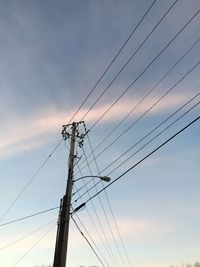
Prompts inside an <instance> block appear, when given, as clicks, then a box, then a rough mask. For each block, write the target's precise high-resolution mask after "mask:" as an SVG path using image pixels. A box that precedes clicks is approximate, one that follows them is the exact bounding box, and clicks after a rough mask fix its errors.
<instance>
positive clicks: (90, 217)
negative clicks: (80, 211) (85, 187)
mask: <svg viewBox="0 0 200 267" xmlns="http://www.w3.org/2000/svg"><path fill="white" fill-rule="evenodd" d="M85 209H86V212H87V215H88V217H89V221H90V222H91V223H92V225H93V226H94V228H95V230H96V232H97V235H98V237H99V240H100V241H101V242H102V244H103V246H104V248H105V249H106V252H107V253H108V255H109V257H110V252H109V250H108V248H107V247H106V245H105V244H104V241H103V240H102V238H101V235H100V234H99V231H98V229H97V227H96V224H95V223H94V220H93V217H92V216H91V214H90V212H89V210H88V208H87V206H85ZM74 214H75V215H76V216H77V218H78V220H79V221H80V223H81V224H82V226H83V228H84V230H85V232H86V233H87V235H88V236H89V238H90V240H91V242H92V243H93V245H94V246H95V247H96V249H97V250H98V251H99V249H98V247H97V246H96V245H95V243H94V241H93V240H92V238H91V235H90V234H89V232H88V231H87V229H86V228H85V226H84V224H83V223H82V222H81V220H80V218H79V217H78V215H77V214H76V212H75V213H74ZM99 254H100V255H101V257H102V258H103V260H104V261H105V263H106V265H107V266H108V267H110V265H109V264H108V262H107V260H106V259H105V257H104V256H103V255H102V254H101V252H100V251H99Z"/></svg>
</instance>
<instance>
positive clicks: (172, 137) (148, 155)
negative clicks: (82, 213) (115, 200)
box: [85, 116, 200, 203]
mask: <svg viewBox="0 0 200 267" xmlns="http://www.w3.org/2000/svg"><path fill="white" fill-rule="evenodd" d="M199 119H200V116H198V117H196V118H195V119H194V120H192V121H191V122H190V123H188V124H187V125H186V126H185V127H183V128H181V129H180V130H179V131H178V132H176V133H175V134H174V135H172V136H171V137H170V138H168V139H167V140H166V141H164V142H163V143H162V144H161V145H159V146H158V147H156V148H155V149H154V150H152V151H151V152H150V153H148V154H147V155H146V156H145V157H143V158H142V159H140V160H139V161H138V162H137V163H135V164H134V165H132V166H131V167H130V168H128V169H127V170H126V171H125V172H123V173H122V174H120V175H119V176H118V177H117V178H115V179H114V180H113V181H111V182H110V183H109V184H108V185H106V186H105V187H104V188H103V189H101V190H99V191H98V192H97V193H96V194H94V195H93V196H91V197H90V198H89V199H88V200H86V202H85V203H88V202H89V201H91V200H92V199H94V198H95V197H96V196H98V195H99V194H100V193H101V192H102V191H104V190H105V189H107V188H108V187H110V186H111V185H112V184H114V183H115V182H117V181H118V180H119V179H121V178H122V177H123V176H124V175H126V174H127V173H128V172H130V171H131V170H133V169H134V168H136V167H137V166H138V165H139V164H141V163H142V162H143V161H144V160H146V159H147V158H149V157H150V156H151V155H153V154H154V153H155V152H156V151H158V150H159V149H160V148H162V147H163V146H164V145H166V144H167V143H169V142H170V141H171V140H172V139H174V138H175V137H176V136H177V135H179V134H180V133H182V132H183V131H185V130H186V129H187V128H188V127H190V126H191V125H192V124H194V123H195V122H197V121H198V120H199Z"/></svg>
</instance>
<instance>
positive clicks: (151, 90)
mask: <svg viewBox="0 0 200 267" xmlns="http://www.w3.org/2000/svg"><path fill="white" fill-rule="evenodd" d="M199 41H200V38H198V39H197V40H196V41H195V42H194V43H193V44H192V45H191V46H190V47H189V49H188V50H187V51H186V52H185V53H184V54H183V55H182V56H181V57H180V58H179V59H178V61H176V63H175V64H174V65H173V66H172V67H171V68H170V69H169V70H168V71H167V72H166V73H165V74H164V75H163V76H162V77H161V78H160V80H159V81H158V82H157V83H156V84H155V85H154V86H153V87H152V88H151V89H150V90H149V91H148V92H147V93H146V94H145V95H144V96H143V97H142V99H141V100H140V101H139V102H138V103H137V104H136V105H135V106H134V107H133V108H132V109H131V110H130V111H129V112H128V113H127V115H126V116H125V117H124V118H123V119H121V120H120V121H119V123H117V125H116V126H115V127H114V128H113V129H112V130H111V131H110V132H109V133H108V134H107V135H106V136H105V137H104V138H103V140H102V141H100V142H99V144H98V145H97V146H96V147H95V148H94V149H93V151H94V152H95V151H96V150H97V149H98V148H99V147H100V146H101V145H102V144H104V143H105V141H106V140H107V139H108V138H110V137H111V136H112V134H113V133H114V132H115V131H116V130H117V129H118V128H119V126H120V125H121V124H122V123H123V122H124V121H125V120H127V119H128V118H129V117H130V115H131V114H132V113H133V112H134V111H135V110H136V109H137V108H138V107H139V106H140V105H141V104H142V102H144V100H145V99H146V98H147V97H148V96H149V95H150V94H151V93H152V92H153V91H154V90H155V89H156V88H157V87H158V85H159V84H160V83H161V82H162V81H163V80H164V79H165V78H166V77H167V76H168V75H169V74H170V73H171V72H172V70H173V69H174V68H175V67H176V66H177V65H178V64H179V63H180V62H181V61H182V60H183V59H184V58H185V57H186V55H188V53H189V52H190V51H191V50H192V49H193V48H194V47H195V46H196V45H197V44H198V43H199ZM90 156H92V153H90V154H89V155H88V157H87V158H89V157H90ZM84 162H85V161H83V162H82V163H84Z"/></svg>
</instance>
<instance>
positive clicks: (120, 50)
mask: <svg viewBox="0 0 200 267" xmlns="http://www.w3.org/2000/svg"><path fill="white" fill-rule="evenodd" d="M156 1H157V0H154V1H153V2H152V3H151V5H150V6H149V8H148V9H147V11H146V12H145V14H144V15H143V16H142V18H141V19H140V20H139V22H138V23H137V25H136V26H135V27H134V29H133V30H132V32H131V33H130V35H129V36H128V38H127V39H126V41H125V42H124V43H123V45H122V46H121V48H120V49H119V50H118V52H117V53H116V55H115V56H114V58H113V59H112V60H111V62H110V63H109V65H108V66H107V67H106V69H105V71H104V72H103V73H102V74H101V76H100V78H99V79H98V80H97V82H96V83H95V85H94V86H93V87H92V89H91V91H90V92H89V94H88V95H87V96H86V98H85V99H84V100H83V102H82V103H81V105H80V106H79V107H78V109H77V111H76V112H75V113H74V115H73V116H72V118H71V119H70V121H69V123H70V122H72V120H73V119H74V118H75V116H76V114H77V113H78V112H79V111H80V109H81V108H82V107H83V105H84V104H85V102H86V101H87V100H88V98H89V97H90V96H91V94H92V93H93V92H94V90H95V89H96V87H97V85H98V84H99V83H100V81H101V80H102V79H103V77H104V76H105V74H106V73H107V72H108V70H109V69H110V67H111V66H112V64H113V63H114V62H115V60H116V59H117V57H118V56H119V55H120V53H121V52H122V50H123V49H124V47H125V46H126V45H127V43H128V42H129V40H130V39H131V37H132V36H133V34H134V33H135V32H136V30H137V29H138V27H139V26H140V24H141V23H142V21H143V20H144V18H145V17H146V16H147V14H148V13H149V11H150V10H151V9H152V7H153V5H154V4H155V2H156ZM85 116H86V114H85V115H84V117H85ZM84 117H83V118H84Z"/></svg>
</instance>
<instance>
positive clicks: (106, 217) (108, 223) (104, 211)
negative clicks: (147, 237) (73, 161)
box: [82, 134, 125, 266]
mask: <svg viewBox="0 0 200 267" xmlns="http://www.w3.org/2000/svg"><path fill="white" fill-rule="evenodd" d="M87 139H88V142H89V145H90V149H91V150H92V146H91V142H90V139H89V136H88V134H87ZM82 149H83V148H82ZM83 154H84V157H85V158H86V153H85V151H84V149H83ZM94 158H95V156H94ZM95 160H96V159H95ZM95 163H96V167H97V172H98V173H99V169H98V165H97V161H95ZM88 169H89V171H90V174H91V176H93V175H92V172H91V169H90V166H89V165H88ZM93 182H94V187H95V189H96V192H98V190H97V188H96V186H95V185H96V184H95V181H94V179H93ZM101 182H102V181H101ZM102 186H103V185H102ZM98 199H99V203H100V205H101V208H102V210H103V214H104V216H105V219H106V223H107V225H108V228H109V231H110V233H111V235H112V238H113V240H114V243H115V246H116V248H117V250H118V253H119V255H120V258H121V261H122V263H123V265H124V266H125V262H124V260H123V257H122V255H121V252H120V250H119V248H118V245H117V242H116V238H115V236H114V234H113V231H112V228H111V225H110V222H109V220H108V216H107V214H106V210H105V208H104V206H103V202H102V199H101V197H100V196H99V197H98ZM106 200H107V202H108V198H107V199H106Z"/></svg>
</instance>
